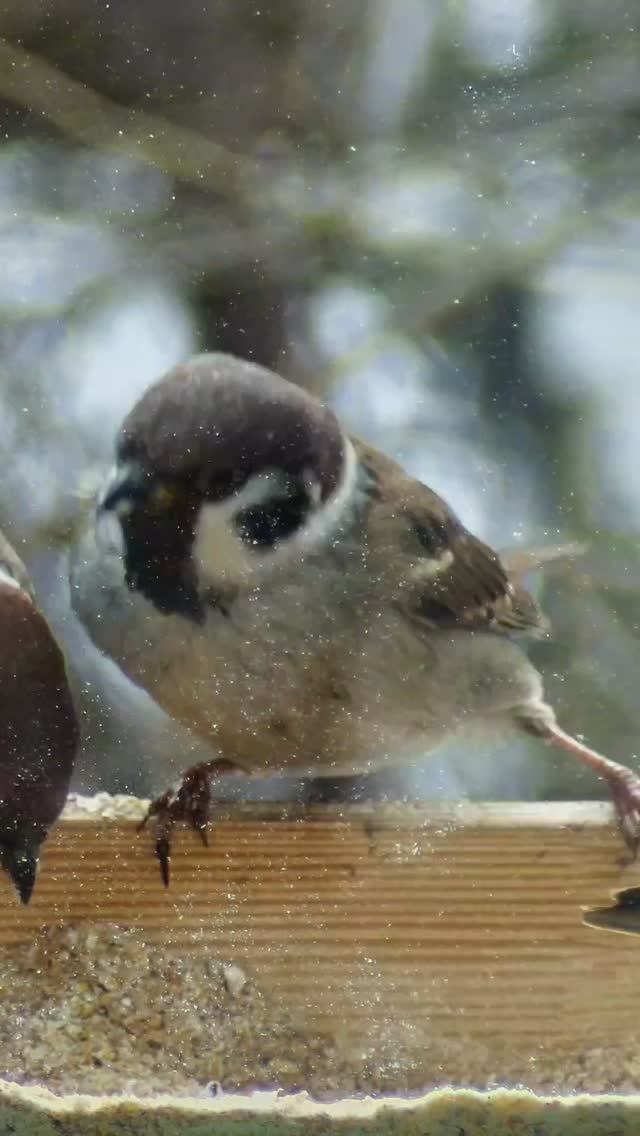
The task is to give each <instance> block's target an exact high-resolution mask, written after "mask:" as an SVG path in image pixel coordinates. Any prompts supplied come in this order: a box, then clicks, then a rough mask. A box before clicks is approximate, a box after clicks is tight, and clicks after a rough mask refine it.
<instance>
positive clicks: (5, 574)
mask: <svg viewBox="0 0 640 1136" xmlns="http://www.w3.org/2000/svg"><path fill="white" fill-rule="evenodd" d="M0 583H2V584H9V586H10V587H11V588H18V590H20V585H19V583H18V581H17V580H16V579H15V577H14V576H12V575H11V573H10V572H9V571H7V569H6V568H4V567H3V565H2V564H0Z"/></svg>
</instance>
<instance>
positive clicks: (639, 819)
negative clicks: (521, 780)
mask: <svg viewBox="0 0 640 1136" xmlns="http://www.w3.org/2000/svg"><path fill="white" fill-rule="evenodd" d="M547 741H548V742H549V743H550V744H551V745H555V746H557V747H558V748H559V749H563V750H565V751H566V752H567V753H571V754H573V755H574V757H577V758H578V760H579V761H581V762H582V763H583V764H584V765H588V766H589V768H590V769H593V770H594V772H595V773H597V774H599V776H600V777H602V778H603V779H604V780H605V781H606V782H607V784H608V786H609V792H610V793H611V800H612V802H613V807H614V809H615V811H616V818H617V821H618V827H619V829H620V832H621V834H622V838H623V840H624V842H625V844H626V846H627V848H628V849H629V855H628V857H626V858H625V861H624V862H625V863H631V862H632V861H633V860H635V859H636V857H637V855H638V849H639V848H640V777H638V774H637V773H634V772H633V770H632V769H628V768H627V766H626V765H619V764H618V762H617V761H610V760H609V758H607V757H603V756H602V754H600V753H596V751H595V750H593V749H590V748H589V746H586V745H584V743H583V742H581V741H579V740H578V739H577V738H573V737H571V735H570V734H566V733H565V732H564V730H561V729H560V728H559V727H558V726H553V727H551V728H548V730H547Z"/></svg>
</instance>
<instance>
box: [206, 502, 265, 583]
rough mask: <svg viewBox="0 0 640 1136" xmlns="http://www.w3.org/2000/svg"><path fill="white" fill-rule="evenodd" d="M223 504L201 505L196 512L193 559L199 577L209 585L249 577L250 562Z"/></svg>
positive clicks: (227, 510) (228, 510) (229, 512)
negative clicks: (207, 581)
mask: <svg viewBox="0 0 640 1136" xmlns="http://www.w3.org/2000/svg"><path fill="white" fill-rule="evenodd" d="M231 516H232V514H231V510H230V509H229V508H228V507H226V506H225V505H222V504H218V505H212V504H206V503H205V504H203V505H202V506H201V507H200V511H199V513H198V519H197V522H196V532H195V539H194V542H193V559H194V561H195V564H196V566H197V568H198V573H199V575H201V576H202V578H203V579H204V580H209V581H211V583H214V582H222V583H233V582H238V581H240V580H242V579H246V578H247V576H249V575H250V574H251V571H252V562H251V560H250V557H249V554H248V552H247V549H246V548H245V546H244V545H243V543H242V540H241V539H240V537H239V536H238V535H237V533H236V531H235V528H234V526H233V523H232V520H231Z"/></svg>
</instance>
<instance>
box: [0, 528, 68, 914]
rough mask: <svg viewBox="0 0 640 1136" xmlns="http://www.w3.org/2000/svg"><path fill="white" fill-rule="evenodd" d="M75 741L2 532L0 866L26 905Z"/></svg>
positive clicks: (59, 662) (63, 691)
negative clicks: (41, 847) (41, 848)
mask: <svg viewBox="0 0 640 1136" xmlns="http://www.w3.org/2000/svg"><path fill="white" fill-rule="evenodd" d="M78 740H79V730H78V722H77V718H76V713H75V710H74V706H73V702H72V699H71V694H70V691H69V686H68V683H67V675H66V671H65V664H64V659H63V656H62V652H61V650H60V648H59V646H58V644H57V643H56V641H55V639H54V637H53V634H52V632H51V629H50V628H49V626H48V624H47V622H46V620H45V618H44V616H43V615H41V613H40V612H39V611H38V608H37V607H36V606H35V602H34V599H33V595H32V592H31V586H30V584H29V581H28V578H27V573H26V570H25V568H24V565H23V564H22V562H21V560H20V559H19V558H18V556H17V555H16V553H15V552H14V550H13V548H12V547H11V545H10V544H9V543H8V541H6V540H5V538H4V537H3V535H2V534H1V533H0V866H1V867H2V868H4V870H5V871H6V872H8V874H9V876H10V877H11V879H12V881H13V883H14V884H15V887H16V890H17V892H18V895H19V896H20V899H21V900H22V902H23V903H28V902H29V899H30V897H31V893H32V891H33V886H34V883H35V879H36V872H37V867H38V858H39V853H40V846H41V844H42V842H43V841H44V839H45V837H46V836H47V833H48V832H49V829H50V828H51V826H52V825H53V824H54V822H55V821H56V820H57V818H58V816H59V814H60V812H61V811H62V807H63V805H64V802H65V800H66V797H67V792H68V789H69V781H70V779H71V773H72V770H73V762H74V758H75V754H76V749H77V747H78Z"/></svg>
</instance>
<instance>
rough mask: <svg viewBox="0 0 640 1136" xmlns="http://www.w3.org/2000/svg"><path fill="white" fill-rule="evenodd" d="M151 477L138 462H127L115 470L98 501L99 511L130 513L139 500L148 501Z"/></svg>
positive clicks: (119, 514) (120, 513) (121, 514)
mask: <svg viewBox="0 0 640 1136" xmlns="http://www.w3.org/2000/svg"><path fill="white" fill-rule="evenodd" d="M150 489H151V479H150V478H149V475H148V474H147V473H145V471H144V469H143V468H142V466H140V465H138V463H137V462H125V463H124V464H123V465H118V466H116V467H115V469H114V470H113V473H112V474H111V475H110V477H109V479H108V480H107V484H106V486H105V488H104V490H103V492H102V495H101V497H100V499H99V501H98V513H117V514H118V516H124V515H126V514H127V513H130V512H131V510H132V508H133V506H134V505H135V503H136V502H137V501H146V499H147V497H148V496H149V491H150Z"/></svg>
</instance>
